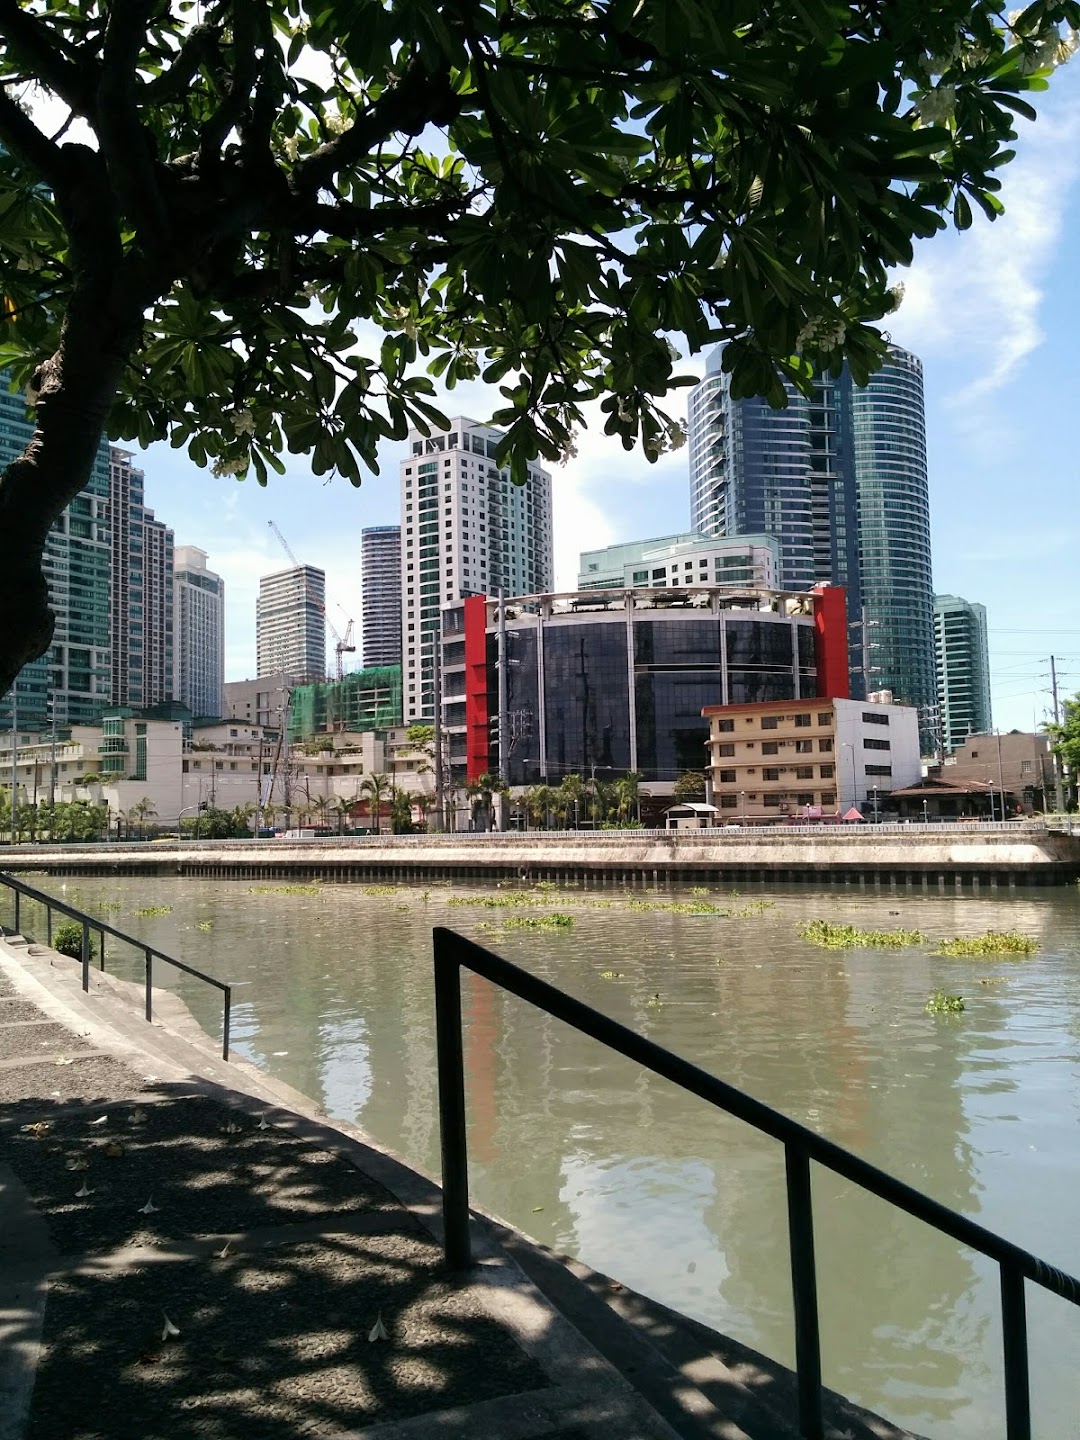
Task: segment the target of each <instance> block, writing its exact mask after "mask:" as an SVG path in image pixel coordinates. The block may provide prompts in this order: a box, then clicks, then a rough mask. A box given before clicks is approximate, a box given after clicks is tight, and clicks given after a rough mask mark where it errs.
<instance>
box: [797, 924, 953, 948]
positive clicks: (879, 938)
mask: <svg viewBox="0 0 1080 1440" xmlns="http://www.w3.org/2000/svg"><path fill="white" fill-rule="evenodd" d="M799 934H800V935H801V936H802V938H803V939H804V940H809V941H810V943H811V944H812V945H820V946H821V947H822V948H823V949H825V950H855V949H868V950H869V949H875V950H898V949H901V948H902V947H904V946H908V945H922V944H923V943H924V942H925V940H926V936H925V935H924V934H923V933H922V931H921V930H899V929H898V930H858V929H856V927H855V926H854V925H836V924H834V923H833V922H832V921H831V920H808V921H807V922H806V924H805V925H800V926H799Z"/></svg>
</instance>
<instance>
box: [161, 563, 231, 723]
mask: <svg viewBox="0 0 1080 1440" xmlns="http://www.w3.org/2000/svg"><path fill="white" fill-rule="evenodd" d="M173 626H174V631H175V634H174V639H173V669H174V672H175V673H174V679H173V694H174V695H175V696H176V698H177V700H179V701H180V703H181V704H182V705H186V706H187V707H188V709H189V710H190V711H191V713H192V715H194V716H199V717H201V716H206V717H207V718H213V719H217V718H218V716H220V715H223V714H224V713H225V712H224V709H223V708H222V707H223V703H224V702H223V689H224V684H225V582H224V580H222V578H221V576H220V575H215V574H214V572H213V571H212V570H208V569H207V568H206V551H205V550H199V549H198V548H197V547H196V546H194V545H178V546H177V547H176V552H175V555H174V559H173Z"/></svg>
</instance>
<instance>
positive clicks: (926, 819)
mask: <svg viewBox="0 0 1080 1440" xmlns="http://www.w3.org/2000/svg"><path fill="white" fill-rule="evenodd" d="M927 803H928V802H927V801H925V800H924V801H923V802H922V823H923V824H924V825H926V824H928V823H929V817H928V816H927V813H926V807H927Z"/></svg>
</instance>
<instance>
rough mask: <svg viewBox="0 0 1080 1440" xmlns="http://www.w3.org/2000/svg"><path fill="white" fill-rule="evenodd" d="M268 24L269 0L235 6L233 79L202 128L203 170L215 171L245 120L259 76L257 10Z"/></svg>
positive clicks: (200, 152) (201, 161) (200, 141)
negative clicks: (228, 140) (231, 133)
mask: <svg viewBox="0 0 1080 1440" xmlns="http://www.w3.org/2000/svg"><path fill="white" fill-rule="evenodd" d="M256 6H258V9H259V12H260V17H259V18H260V19H262V20H265V18H266V8H265V0H242V3H240V4H237V5H234V6H233V12H232V14H233V60H232V76H231V79H230V81H229V86H228V89H227V90H226V92H225V96H224V98H223V99H222V101H221V104H220V105H219V106H218V107H217V109H216V110H215V111H214V113H213V115H211V116H210V119H209V120H208V121H207V122H206V124H205V125H204V126H203V127H202V134H201V136H200V139H199V169H200V170H201V171H203V172H206V171H209V170H211V169H212V168H213V167H214V165H215V164H217V162H218V161H219V160H220V158H221V147H222V145H223V144H224V143H225V137H226V136H227V135H228V133H229V131H230V130H233V129H235V128H236V127H237V126H238V125H239V124H240V122H241V120H242V119H243V118H244V115H245V114H246V112H247V108H248V105H249V104H250V102H251V92H252V89H253V88H254V86H255V81H256V78H257V75H258V66H257V63H256V60H255V46H256V26H255V10H256Z"/></svg>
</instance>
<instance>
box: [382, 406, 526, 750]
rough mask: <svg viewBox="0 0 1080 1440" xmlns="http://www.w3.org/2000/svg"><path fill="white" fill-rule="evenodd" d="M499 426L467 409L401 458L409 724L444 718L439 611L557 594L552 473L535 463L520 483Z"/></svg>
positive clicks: (415, 441)
mask: <svg viewBox="0 0 1080 1440" xmlns="http://www.w3.org/2000/svg"><path fill="white" fill-rule="evenodd" d="M502 438H503V435H502V432H501V431H500V430H496V429H494V428H493V427H492V426H490V425H481V424H479V423H478V422H477V421H475V420H469V419H466V418H464V417H461V416H459V417H458V418H457V419H455V420H452V421H451V422H450V424H449V426H448V428H447V429H446V430H444V431H441V432H439V433H437V434H433V435H423V434H421V432H420V431H419V430H413V431H411V432H410V434H409V453H408V455H407V456H406V458H405V459H404V460H403V461H402V462H401V529H402V541H401V556H402V575H401V616H402V626H401V629H402V634H401V648H402V657H401V658H402V670H403V686H402V688H403V695H402V700H403V708H404V719H405V724H406V725H409V724H414V723H416V722H417V721H427V722H430V721H432V720H433V719H434V716H435V646H436V642H437V637H438V634H439V611H440V609H441V607H442V606H443V605H445V604H447V602H450V601H454V600H458V599H461V598H462V597H464V596H466V595H497V594H498V593H499V591H500V590H501V591H503V592H504V593H505V594H507V595H531V594H538V593H543V592H546V591H549V590H550V589H551V586H552V574H553V570H554V562H553V556H552V535H551V476H550V475H549V474H548V473H547V471H546V470H542V469H541V468H540V467H539V466H538V465H535V464H531V465H530V466H529V478H528V483H527V484H525V485H521V486H518V485H515V484H513V482H512V481H511V479H510V472H509V470H508V469H501V470H500V469H499V468H498V466H497V465H496V464H495V454H496V451H497V449H498V446H499V442H500V441H501V440H502Z"/></svg>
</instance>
